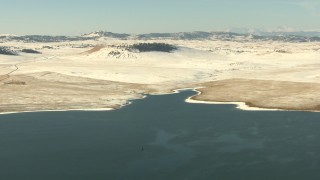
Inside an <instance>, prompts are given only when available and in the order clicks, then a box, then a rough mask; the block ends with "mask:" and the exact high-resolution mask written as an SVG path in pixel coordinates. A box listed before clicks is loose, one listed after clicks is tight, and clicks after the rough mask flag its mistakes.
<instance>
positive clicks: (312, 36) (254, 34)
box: [0, 30, 320, 42]
mask: <svg viewBox="0 0 320 180" xmlns="http://www.w3.org/2000/svg"><path fill="white" fill-rule="evenodd" d="M100 38H113V39H122V40H126V39H136V40H156V39H172V40H223V41H268V40H272V41H284V42H319V41H320V32H318V31H308V32H307V31H299V32H281V31H277V32H276V31H274V32H263V31H258V30H255V31H252V30H251V31H247V32H246V31H241V32H240V31H239V32H228V31H224V32H203V31H195V32H180V33H149V34H138V35H131V34H124V33H122V34H121V33H112V32H108V31H96V32H92V33H88V34H84V35H82V36H74V37H70V36H42V35H26V36H16V35H0V42H5V41H23V42H64V41H85V40H97V39H100Z"/></svg>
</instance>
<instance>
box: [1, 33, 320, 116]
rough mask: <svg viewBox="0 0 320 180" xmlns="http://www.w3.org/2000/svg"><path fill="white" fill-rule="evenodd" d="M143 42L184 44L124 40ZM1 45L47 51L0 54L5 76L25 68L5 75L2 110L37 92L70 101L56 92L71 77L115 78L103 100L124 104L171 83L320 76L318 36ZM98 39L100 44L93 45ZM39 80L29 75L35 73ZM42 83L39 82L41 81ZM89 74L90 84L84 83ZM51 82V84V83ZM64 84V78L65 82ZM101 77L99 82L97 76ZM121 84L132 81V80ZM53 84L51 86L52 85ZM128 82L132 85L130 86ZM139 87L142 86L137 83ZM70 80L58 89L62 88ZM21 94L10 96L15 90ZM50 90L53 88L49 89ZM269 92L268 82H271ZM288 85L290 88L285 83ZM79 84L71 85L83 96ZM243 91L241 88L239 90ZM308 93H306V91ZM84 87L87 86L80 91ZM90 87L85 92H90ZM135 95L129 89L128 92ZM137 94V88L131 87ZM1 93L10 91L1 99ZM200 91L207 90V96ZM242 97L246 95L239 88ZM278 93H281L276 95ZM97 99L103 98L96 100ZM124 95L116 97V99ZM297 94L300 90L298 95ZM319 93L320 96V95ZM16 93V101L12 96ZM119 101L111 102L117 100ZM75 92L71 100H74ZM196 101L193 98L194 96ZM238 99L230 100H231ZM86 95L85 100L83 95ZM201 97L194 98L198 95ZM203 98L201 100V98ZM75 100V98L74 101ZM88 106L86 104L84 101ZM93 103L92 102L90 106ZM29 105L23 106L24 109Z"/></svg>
mask: <svg viewBox="0 0 320 180" xmlns="http://www.w3.org/2000/svg"><path fill="white" fill-rule="evenodd" d="M141 42H149V43H150V42H159V43H167V44H172V45H175V46H177V47H179V49H178V50H177V51H174V52H172V53H164V52H146V53H139V52H132V51H128V50H126V49H124V48H121V47H122V46H123V45H131V44H134V43H141ZM1 46H6V47H11V48H13V49H15V50H17V51H19V50H20V49H35V50H37V51H40V52H41V53H42V54H26V53H19V54H20V55H19V56H5V55H0V79H2V78H1V77H4V76H6V75H7V73H9V72H11V71H12V70H13V68H14V66H17V67H18V70H17V71H15V72H14V73H11V74H10V78H8V79H7V80H3V81H1V82H0V86H1V88H0V92H1V95H0V99H1V105H2V107H1V108H2V109H3V110H2V111H6V110H5V109H4V108H5V107H4V106H6V105H10V107H13V106H14V105H15V103H16V105H23V104H28V103H29V102H30V101H31V100H32V98H34V97H35V96H37V97H36V100H37V101H38V104H41V102H42V103H45V102H47V101H46V99H48V98H50V97H54V98H53V99H55V100H56V101H59V102H60V103H63V102H64V101H66V99H68V98H66V97H67V96H68V94H65V96H61V97H64V99H63V98H62V99H59V98H58V97H57V94H59V93H60V94H63V92H56V91H54V90H53V89H54V86H59V87H60V86H61V85H63V84H68V86H70V88H71V87H72V88H74V86H75V85H72V83H74V84H77V85H76V86H77V87H79V89H86V86H85V84H86V83H87V84H90V81H91V80H96V81H104V82H108V84H109V85H111V84H113V88H112V90H110V93H109V95H108V97H104V98H102V99H108V100H109V101H108V102H109V103H108V104H105V103H104V105H110V106H111V105H112V104H113V103H112V102H113V101H114V105H115V104H116V105H119V104H123V103H125V102H126V101H125V99H126V98H129V97H130V98H131V99H132V98H133V99H134V98H136V97H138V96H139V94H140V93H141V92H142V93H148V92H150V91H152V92H157V93H167V92H169V90H170V89H176V88H184V87H191V86H192V85H194V86H192V87H197V86H199V85H201V84H202V83H207V82H215V81H222V80H228V79H235V78H241V79H252V80H268V81H286V82H297V83H299V82H300V83H311V84H312V83H314V84H317V83H318V82H320V81H319V80H320V68H319V67H320V62H319V59H320V44H319V43H316V42H306V43H288V42H276V41H248V42H234V41H213V40H201V41H200V40H187V41H185V40H147V41H141V40H118V39H106V38H102V39H99V40H97V41H93V40H88V41H72V42H54V43H44V44H43V43H30V42H29V43H23V42H4V43H1ZM95 46H99V47H100V48H96V49H94V50H92V49H93V47H95ZM30 78H33V79H32V83H31V80H30V82H28V81H29V79H30ZM15 80H19V81H25V85H24V86H22V85H18V84H19V83H10V82H14V81H15ZM38 81H39V82H41V86H40V85H36V84H37V83H38ZM83 81H85V82H86V83H84V84H82V82H83ZM46 82H48V83H46ZM59 83H60V84H59ZM96 83H97V84H99V82H96ZM117 83H123V84H126V86H125V87H121V86H119V85H117ZM32 84H33V85H34V88H39V87H41V88H44V89H45V90H43V91H42V93H38V94H37V93H36V92H34V93H35V94H34V95H32V93H31V91H29V93H26V90H25V89H28V88H27V87H28V86H30V88H31V86H32ZM48 84H50V88H53V89H52V90H48V89H46V88H45V87H46V86H47V85H48ZM127 85H128V86H127ZM97 86H98V85H95V86H93V87H90V88H89V89H87V90H88V92H90V90H93V91H92V92H91V93H93V94H94V92H95V90H97V89H98V90H99V93H98V92H97V93H98V94H99V95H97V96H94V98H92V99H90V98H88V99H85V101H84V102H90V101H94V102H91V103H92V105H94V104H95V105H96V106H97V107H91V106H90V107H89V109H90V108H99V106H98V104H99V101H101V98H100V100H99V97H100V95H101V94H100V91H102V90H103V87H99V88H97V89H95V88H96V87H97ZM137 86H138V87H137ZM62 89H63V87H61V88H60V89H59V90H60V91H62ZM11 91H15V92H16V93H15V94H14V93H13V94H11V95H15V96H18V97H15V98H16V99H19V101H17V100H15V98H12V97H10V98H6V97H4V96H8V95H10V93H9V94H8V92H11ZM45 91H47V92H45ZM113 91H120V92H123V93H125V92H130V91H132V93H131V95H130V96H127V97H126V96H122V97H121V95H120V94H117V95H112V92H113ZM266 91H268V89H266ZM284 91H285V89H284ZM76 93H77V88H74V89H73V90H72V94H73V95H74V97H76ZM233 93H234V94H236V93H237V92H236V91H235V92H233ZM302 93H303V92H302ZM80 94H81V93H80ZM85 94H86V93H82V96H84V95H85ZM125 94H128V93H125ZM129 94H130V93H129ZM1 96H3V97H2V98H1ZM200 96H201V95H200ZM239 96H240V95H239ZM274 96H276V95H274ZM95 98H97V99H95ZM119 98H120V99H121V100H120V101H117V99H119ZM297 98H299V97H298V95H297ZM312 98H318V97H317V96H315V97H312ZM8 99H11V100H8ZM111 100H112V101H111ZM70 101H72V98H69V99H68V102H70ZM188 101H189V102H191V99H189V100H188ZM229 101H230V102H233V101H234V100H233V99H229V100H228V102H229ZM81 102H82V101H81ZM192 102H194V101H192ZM197 102H200V101H197ZM71 104H72V102H71ZM237 104H238V105H239V107H241V108H242V109H246V110H250V109H251V110H253V109H252V108H254V107H250V108H249V107H247V106H244V105H243V103H237ZM81 109H82V108H81ZM84 109H88V107H84ZM22 111H23V109H22Z"/></svg>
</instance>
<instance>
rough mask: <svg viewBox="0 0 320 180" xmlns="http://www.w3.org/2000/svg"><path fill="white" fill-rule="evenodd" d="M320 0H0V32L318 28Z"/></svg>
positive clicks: (41, 32) (319, 22) (48, 32)
mask: <svg viewBox="0 0 320 180" xmlns="http://www.w3.org/2000/svg"><path fill="white" fill-rule="evenodd" d="M319 19H320V0H51V1H49V0H0V33H10V34H53V35H79V34H82V33H86V32H91V31H96V30H108V31H112V32H125V33H148V32H181V31H196V30H199V31H211V30H221V29H226V28H231V27H246V28H260V29H276V28H277V27H279V26H288V27H292V28H295V29H320V20H319Z"/></svg>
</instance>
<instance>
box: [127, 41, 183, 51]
mask: <svg viewBox="0 0 320 180" xmlns="http://www.w3.org/2000/svg"><path fill="white" fill-rule="evenodd" d="M130 49H136V50H139V52H150V51H160V52H168V53H169V52H172V51H174V50H177V49H178V48H177V47H176V46H174V45H171V44H166V43H139V44H134V45H132V46H130Z"/></svg>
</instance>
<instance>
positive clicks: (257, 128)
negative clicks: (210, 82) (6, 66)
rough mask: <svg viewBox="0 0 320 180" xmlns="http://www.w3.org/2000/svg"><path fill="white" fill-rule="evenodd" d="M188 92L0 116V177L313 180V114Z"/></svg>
mask: <svg viewBox="0 0 320 180" xmlns="http://www.w3.org/2000/svg"><path fill="white" fill-rule="evenodd" d="M193 94H195V92H192V91H185V92H181V93H179V94H172V95H163V96H150V97H148V98H146V99H142V100H137V101H134V102H133V104H131V105H129V106H126V107H124V108H122V109H120V110H116V111H108V112H75V111H73V112H38V113H21V114H11V115H0V179H1V180H126V179H127V180H144V179H146V180H158V179H159V180H170V179H174V180H180V179H181V180H188V179H191V180H202V179H206V180H207V179H208V180H278V179H279V180H286V179H288V180H313V179H315V180H319V179H320V113H311V112H281V111H279V112H271V111H270V112H265V111H261V112H259V111H253V112H252V111H251V112H249V111H241V110H238V109H236V108H235V107H234V106H233V105H205V104H187V103H185V102H184V100H185V99H186V98H187V97H189V96H191V95H193Z"/></svg>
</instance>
